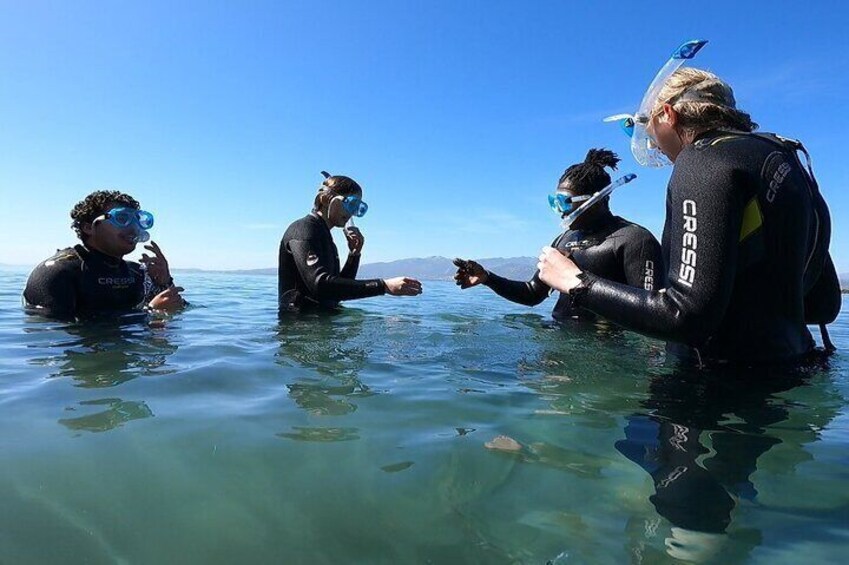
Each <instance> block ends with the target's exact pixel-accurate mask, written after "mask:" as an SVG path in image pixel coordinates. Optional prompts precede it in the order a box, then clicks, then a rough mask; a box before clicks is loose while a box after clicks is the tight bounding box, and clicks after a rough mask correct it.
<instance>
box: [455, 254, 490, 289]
mask: <svg viewBox="0 0 849 565" xmlns="http://www.w3.org/2000/svg"><path fill="white" fill-rule="evenodd" d="M454 265H456V266H457V273H456V274H455V275H454V281H455V282H456V283H457V286H459V287H460V288H463V289H466V288H471V287H473V286H477V285H479V284H483V283H485V282H486V280H487V279H488V278H489V273H487V272H486V269H484V268H483V267H481V265H480V263H478V262H476V261H472V260H468V261H467V260H466V259H454Z"/></svg>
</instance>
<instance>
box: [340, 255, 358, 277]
mask: <svg viewBox="0 0 849 565" xmlns="http://www.w3.org/2000/svg"><path fill="white" fill-rule="evenodd" d="M359 269H360V255H352V254H350V253H349V254H348V260H347V261H345V266H344V267H342V272H341V273H339V276H340V277H342V278H343V279H355V278H357V271H358V270H359Z"/></svg>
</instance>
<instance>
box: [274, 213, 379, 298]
mask: <svg viewBox="0 0 849 565" xmlns="http://www.w3.org/2000/svg"><path fill="white" fill-rule="evenodd" d="M357 257H358V256H357ZM357 263H359V259H357ZM277 265H278V268H277V296H278V307H279V309H280V311H281V312H285V311H289V310H301V309H303V308H309V307H310V306H320V307H323V308H335V307H336V306H338V305H339V299H337V297H336V296H335V295H330V294H327V293H323V292H321V290H320V289H319V288H318V285H319V282H320V279H319V277H304V276H303V275H302V274H301V272H300V270H299V265H301V270H304V267H306V268H316V267H317V268H321V269H322V273H321V275H323V278H336V277H338V276H339V275H340V272H341V270H340V267H339V252H338V250H337V248H336V244H335V243H334V242H333V237H332V236H331V234H330V229H328V227H327V225H326V224H325V222H324V220H322V219H321V218H320V217H318V216H317V215H315V214H307V215H306V216H304V217H303V218H301V219H300V220H296V221H295V222H293V223H292V224H291V225H290V226H289V227H288V228H287V229H286V232H285V233H284V234H283V239H282V240H281V241H280V250H279V255H278V263H277ZM349 270H353V268H352V269H349ZM346 274H349V275H352V276H350V277H349V278H351V279H353V278H354V277H355V276H356V271H354V272H353V273H346ZM317 279H319V280H317ZM373 286H374V294H375V295H376V294H383V287H382V284H377V283H375V284H374V285H373Z"/></svg>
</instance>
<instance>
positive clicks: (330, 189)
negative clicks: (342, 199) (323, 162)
mask: <svg viewBox="0 0 849 565" xmlns="http://www.w3.org/2000/svg"><path fill="white" fill-rule="evenodd" d="M321 175H322V176H323V177H324V181H322V183H321V186H319V187H318V194H316V195H315V201H313V212H316V211H318V210H321V209H322V208H323V207H324V205H325V204H326V203H327V201H328V200H330V199H331V198H333V197H334V196H350V195H351V194H362V193H363V189H362V187H360V185H359V184H357V181H355V180H354V179H352V178H350V177H346V176H342V175H331V174H330V173H328V172H327V171H321Z"/></svg>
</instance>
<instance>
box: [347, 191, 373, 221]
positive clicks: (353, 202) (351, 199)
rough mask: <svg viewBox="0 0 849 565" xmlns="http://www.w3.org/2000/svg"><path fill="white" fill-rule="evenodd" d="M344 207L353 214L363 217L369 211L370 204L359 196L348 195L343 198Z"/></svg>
mask: <svg viewBox="0 0 849 565" xmlns="http://www.w3.org/2000/svg"><path fill="white" fill-rule="evenodd" d="M342 208H344V209H345V211H346V212H347V213H348V214H350V215H351V216H356V217H358V218H362V217H363V216H365V215H366V212H368V204H366V203H365V202H363V201H362V199H361V198H360V197H359V196H346V197H345V199H344V200H342Z"/></svg>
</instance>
